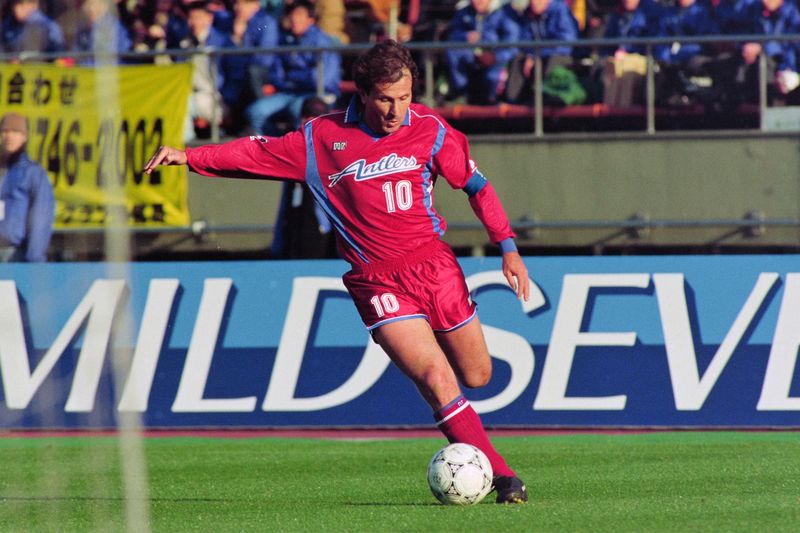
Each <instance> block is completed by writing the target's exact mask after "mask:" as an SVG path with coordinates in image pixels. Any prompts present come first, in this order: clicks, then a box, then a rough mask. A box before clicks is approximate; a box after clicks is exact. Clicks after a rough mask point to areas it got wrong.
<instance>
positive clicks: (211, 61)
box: [193, 48, 222, 142]
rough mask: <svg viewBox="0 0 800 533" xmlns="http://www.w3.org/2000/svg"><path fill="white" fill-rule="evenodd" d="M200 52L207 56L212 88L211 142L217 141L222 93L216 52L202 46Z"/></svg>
mask: <svg viewBox="0 0 800 533" xmlns="http://www.w3.org/2000/svg"><path fill="white" fill-rule="evenodd" d="M202 53H203V54H205V55H206V57H207V58H208V68H209V71H210V72H211V86H212V87H213V88H214V105H213V109H212V110H211V140H212V141H213V142H219V123H220V119H221V118H222V95H221V94H220V92H219V89H218V88H217V79H218V76H219V72H217V55H218V53H217V52H216V51H213V50H212V51H211V52H209V51H208V50H207V49H206V48H203V52H202ZM193 57H194V56H193Z"/></svg>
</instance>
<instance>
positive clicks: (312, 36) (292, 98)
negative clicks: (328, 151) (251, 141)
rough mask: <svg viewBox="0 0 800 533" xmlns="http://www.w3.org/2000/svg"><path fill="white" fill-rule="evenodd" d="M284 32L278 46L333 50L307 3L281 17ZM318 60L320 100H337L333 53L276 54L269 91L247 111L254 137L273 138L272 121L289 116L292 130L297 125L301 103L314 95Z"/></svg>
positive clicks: (337, 63)
mask: <svg viewBox="0 0 800 533" xmlns="http://www.w3.org/2000/svg"><path fill="white" fill-rule="evenodd" d="M284 17H286V20H287V24H288V28H289V29H288V30H287V31H282V32H281V38H280V45H281V46H287V47H288V46H298V45H299V46H320V47H325V46H334V45H335V41H334V39H333V38H332V37H331V36H329V35H327V34H325V33H324V32H323V31H322V30H320V29H319V27H317V25H316V24H315V15H314V6H313V4H312V3H311V2H310V1H309V0H295V2H293V3H292V4H290V5H289V6H287V8H286V13H285V15H284ZM318 58H321V61H322V65H321V66H322V68H323V87H322V90H323V93H324V95H321V96H323V99H325V100H326V101H327V102H329V103H333V102H334V101H335V100H336V98H338V96H339V91H340V89H339V83H340V81H341V58H340V57H339V54H338V53H337V52H322V54H321V56H318V55H317V54H316V53H314V52H293V53H287V54H280V56H279V58H278V60H277V61H276V62H275V63H274V64H273V68H272V70H271V72H270V87H271V89H268V90H267V91H266V92H265V96H262V97H261V98H259V99H258V100H256V101H255V102H253V104H252V105H251V106H250V107H249V108H248V109H247V116H248V121H249V123H250V127H251V128H252V129H253V130H254V131H255V132H257V133H264V134H267V135H277V134H279V133H280V132H279V130H278V129H277V127H276V126H275V124H273V123H272V119H273V118H274V117H275V116H276V115H277V114H279V113H282V112H287V111H288V113H289V116H290V120H291V125H292V128H295V127H297V126H298V125H299V121H300V109H301V107H302V105H303V101H304V100H305V99H306V98H308V97H309V96H314V95H315V94H317V90H318V88H317V75H318V74H317V68H318V66H319V65H318Z"/></svg>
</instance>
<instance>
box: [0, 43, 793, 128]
mask: <svg viewBox="0 0 800 533" xmlns="http://www.w3.org/2000/svg"><path fill="white" fill-rule="evenodd" d="M798 41H800V34H787V35H746V34H739V35H708V36H693V37H680V38H675V37H648V38H624V39H578V40H575V41H563V40H543V41H514V42H503V43H484V42H479V43H464V42H450V41H438V42H409V43H406V46H407V47H408V48H409V49H410V50H412V51H413V52H416V53H418V54H419V55H421V63H422V64H421V65H420V70H421V72H422V87H423V91H422V94H421V95H419V98H420V100H421V101H422V102H423V103H425V104H426V105H429V106H433V105H434V104H435V95H434V86H435V80H434V75H435V66H436V63H437V61H438V60H439V58H440V57H441V54H442V53H443V52H445V51H446V50H453V49H463V48H478V47H480V48H483V49H488V50H494V49H502V48H517V49H526V50H533V51H534V54H535V58H536V59H537V60H536V61H535V64H534V86H533V101H532V102H531V107H532V110H533V134H534V136H535V137H542V136H544V134H545V131H544V115H543V113H544V109H543V108H544V106H543V105H542V104H543V92H542V87H543V72H542V66H541V64H542V62H541V61H539V59H540V58H541V50H542V49H544V48H552V47H563V46H568V47H571V48H573V49H589V50H603V49H614V48H617V47H619V46H643V47H645V49H646V53H645V56H646V58H647V68H646V74H645V105H644V113H645V128H644V131H643V133H645V134H647V135H652V134H654V133H655V132H656V86H655V70H656V69H655V65H656V61H655V59H654V55H653V51H654V49H655V48H656V47H658V46H664V45H672V44H674V43H676V42H677V43H681V44H686V43H698V44H708V45H712V44H714V45H719V44H729V45H730V44H738V43H744V42H756V43H765V42H798ZM371 46H372V44H371V43H357V44H350V45H347V46H344V45H337V46H332V47H319V46H292V47H288V46H276V47H263V48H247V47H241V48H213V47H200V48H194V49H171V50H153V51H142V52H130V53H125V54H120V55H119V56H118V57H119V59H122V60H123V61H126V62H131V63H142V62H147V61H153V60H155V58H162V57H170V58H172V60H176V61H180V60H186V59H188V58H189V57H191V56H193V55H197V54H203V55H207V56H210V57H215V56H228V55H253V54H290V53H301V52H302V53H307V52H311V53H314V54H316V55H317V56H318V58H321V54H322V53H324V52H329V51H334V52H337V53H339V54H341V55H342V56H356V55H358V54H360V53H362V52H364V51H366V50H368V49H369V48H370V47H371ZM62 58H72V59H74V60H76V61H78V62H80V61H82V60H91V59H96V58H97V56H95V54H93V53H91V52H74V53H39V52H24V53H21V54H0V61H1V62H11V61H20V62H37V61H54V60H56V59H62ZM103 58H104V59H105V61H106V62H108V60H109V56H107V55H106V56H104V57H103ZM317 63H318V68H317V92H318V94H320V95H322V92H323V85H324V84H323V80H324V71H323V68H324V67H323V64H322V61H321V60H320V61H318V62H317ZM209 64H210V65H211V66H212V76H213V75H215V74H214V72H213V69H214V68H215V65H216V63H215V62H214V61H209ZM766 69H767V61H766V56H765V54H764V52H763V51H762V53H761V56H760V61H759V101H758V110H759V117H760V121H759V124H760V128H759V129H760V130H762V131H763V130H764V129H765V123H764V115H765V113H764V110H765V109H766V108H767V105H768V103H767V76H766ZM343 78H345V79H346V76H343ZM220 109H221V108H219V107H218V109H217V113H221V110H220ZM217 116H219V115H217ZM211 135H212V140H213V141H218V140H219V138H220V131H219V129H218V127H217V125H216V121H214V124H212V132H211Z"/></svg>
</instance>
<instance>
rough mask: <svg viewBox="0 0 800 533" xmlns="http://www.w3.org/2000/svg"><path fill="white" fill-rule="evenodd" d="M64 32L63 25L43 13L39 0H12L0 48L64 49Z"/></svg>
mask: <svg viewBox="0 0 800 533" xmlns="http://www.w3.org/2000/svg"><path fill="white" fill-rule="evenodd" d="M65 48H66V46H65V44H64V34H63V32H62V31H61V28H60V27H59V25H58V24H57V23H56V22H55V21H54V20H52V19H51V18H49V17H48V16H47V15H45V14H44V13H42V11H41V10H40V9H39V0H12V2H11V9H10V11H9V13H8V14H7V15H6V16H5V17H4V18H3V22H2V35H0V50H2V51H3V52H6V53H16V54H19V53H21V52H45V53H53V52H63V51H64V50H65Z"/></svg>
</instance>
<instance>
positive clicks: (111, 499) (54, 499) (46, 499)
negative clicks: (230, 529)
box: [0, 496, 241, 504]
mask: <svg viewBox="0 0 800 533" xmlns="http://www.w3.org/2000/svg"><path fill="white" fill-rule="evenodd" d="M127 499H128V498H124V497H122V496H0V504H2V503H3V502H29V503H36V502H124V501H126V500H127ZM144 501H148V502H171V503H181V502H186V503H197V502H238V501H241V499H240V498H144Z"/></svg>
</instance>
